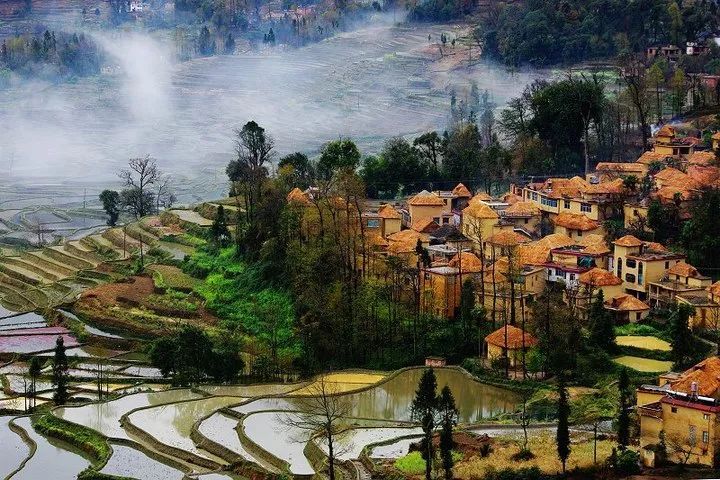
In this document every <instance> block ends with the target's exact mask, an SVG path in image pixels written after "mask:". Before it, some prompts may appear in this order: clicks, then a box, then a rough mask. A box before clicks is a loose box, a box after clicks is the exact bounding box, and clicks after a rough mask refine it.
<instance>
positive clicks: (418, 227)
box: [412, 217, 440, 233]
mask: <svg viewBox="0 0 720 480" xmlns="http://www.w3.org/2000/svg"><path fill="white" fill-rule="evenodd" d="M438 228H440V225H438V224H437V222H436V221H435V220H433V219H432V218H430V217H428V218H421V219H419V220H416V221H414V222H413V224H412V229H413V230H415V231H416V232H420V233H432V232H434V231H435V230H437V229H438Z"/></svg>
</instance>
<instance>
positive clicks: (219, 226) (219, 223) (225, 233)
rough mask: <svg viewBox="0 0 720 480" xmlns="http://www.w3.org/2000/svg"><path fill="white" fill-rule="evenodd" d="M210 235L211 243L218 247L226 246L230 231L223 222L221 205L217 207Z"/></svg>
mask: <svg viewBox="0 0 720 480" xmlns="http://www.w3.org/2000/svg"><path fill="white" fill-rule="evenodd" d="M210 235H211V236H212V241H213V243H214V244H215V245H217V246H219V247H223V246H225V245H227V243H228V240H229V239H230V230H229V229H228V227H227V223H226V222H225V208H224V207H223V206H222V205H219V206H218V209H217V213H216V214H215V219H214V220H213V223H212V226H211V227H210Z"/></svg>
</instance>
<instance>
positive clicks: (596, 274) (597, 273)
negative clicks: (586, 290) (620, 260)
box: [579, 267, 622, 287]
mask: <svg viewBox="0 0 720 480" xmlns="http://www.w3.org/2000/svg"><path fill="white" fill-rule="evenodd" d="M579 280H580V283H584V284H586V285H592V286H593V287H607V286H610V285H621V284H622V280H620V279H619V278H618V277H616V276H615V275H613V274H612V273H611V272H608V271H607V270H603V269H602V268H597V267H596V268H593V269H592V270H589V271H587V272H585V273H581V274H580V277H579Z"/></svg>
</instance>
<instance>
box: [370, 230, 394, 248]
mask: <svg viewBox="0 0 720 480" xmlns="http://www.w3.org/2000/svg"><path fill="white" fill-rule="evenodd" d="M368 240H369V242H370V245H373V246H375V247H387V246H389V245H390V242H388V241H387V240H385V239H384V238H383V237H382V235H380V234H378V233H373V234H371V235H370V236H369V239H368Z"/></svg>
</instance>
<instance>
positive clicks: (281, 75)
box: [0, 24, 540, 205]
mask: <svg viewBox="0 0 720 480" xmlns="http://www.w3.org/2000/svg"><path fill="white" fill-rule="evenodd" d="M441 31H447V27H442V26H432V27H431V26H420V27H417V26H416V27H413V28H412V29H408V28H402V27H393V26H391V25H389V24H382V25H376V26H372V27H367V28H362V29H359V30H356V31H353V32H349V33H344V34H340V35H337V36H334V37H332V38H330V39H328V40H326V41H323V42H321V43H318V44H314V45H310V46H307V47H304V48H301V49H295V50H287V51H283V50H280V49H277V50H274V51H272V53H257V54H240V55H233V56H217V57H210V58H201V59H196V60H193V61H190V62H185V63H177V62H175V61H174V60H173V59H174V58H175V55H174V53H173V51H172V50H171V48H169V47H168V44H169V43H170V42H164V41H163V40H161V39H157V38H153V37H151V36H149V35H146V34H138V33H128V32H115V33H108V34H102V35H100V34H93V35H94V36H95V38H96V39H97V41H98V42H99V43H100V44H101V45H102V47H103V48H104V50H105V51H106V52H107V55H108V57H109V59H110V60H111V62H110V63H112V64H114V67H113V68H112V71H111V72H106V73H105V74H103V75H101V76H100V77H97V78H87V79H81V80H79V81H78V82H77V83H68V84H60V85H46V84H42V83H38V82H24V83H22V84H21V85H18V86H16V87H13V88H11V89H10V90H7V91H3V92H0V125H1V126H2V128H0V179H1V180H0V187H1V188H2V189H3V190H0V205H2V203H3V197H2V191H8V189H11V190H13V191H14V190H17V189H25V188H27V187H30V186H32V187H33V189H36V190H38V191H48V190H53V189H54V190H56V191H57V186H58V185H64V186H67V187H69V190H70V191H73V192H74V193H75V195H76V198H75V199H76V200H77V198H79V196H80V195H83V193H84V191H85V190H84V189H85V188H87V189H88V190H89V191H90V192H91V194H92V195H95V192H96V191H97V190H99V189H102V188H103V187H105V186H114V184H116V183H117V177H116V171H117V170H118V169H119V168H121V167H122V166H123V165H124V164H125V163H126V162H127V159H128V158H130V157H135V156H141V155H145V154H151V155H152V156H154V157H155V158H157V159H158V163H159V164H160V166H161V167H162V169H163V170H164V171H165V172H167V173H169V174H172V175H173V177H174V178H175V182H176V184H177V185H178V187H177V188H178V191H179V193H180V195H181V198H182V199H183V200H184V201H196V200H200V199H202V198H207V197H209V196H215V195H217V194H221V193H223V192H224V190H225V188H226V182H225V176H224V166H225V164H226V163H227V162H228V161H229V160H230V159H231V158H232V156H233V129H235V128H238V127H240V126H242V124H243V123H245V122H246V121H248V120H251V119H252V120H256V121H257V122H258V123H260V124H261V125H262V126H264V127H265V128H266V129H267V130H268V131H269V133H270V134H271V135H273V136H274V138H275V140H276V149H277V153H278V155H281V154H285V153H289V152H292V151H296V150H299V151H304V152H306V153H309V154H313V153H315V152H317V150H318V149H319V148H320V147H321V145H322V144H323V143H324V142H326V141H328V140H331V139H334V138H338V137H340V136H343V137H351V138H353V139H354V140H355V141H356V142H357V143H358V145H359V146H360V148H361V150H362V151H363V153H373V152H376V151H377V150H379V148H380V147H381V146H382V142H383V141H384V140H385V139H387V138H389V137H391V136H395V135H413V134H418V133H421V132H424V131H427V130H430V129H444V127H445V125H446V123H447V117H448V109H449V91H450V88H451V87H452V86H456V87H457V88H458V89H459V90H460V91H462V90H463V89H465V88H467V86H468V84H469V81H470V79H474V80H476V81H477V82H478V84H479V86H480V88H481V89H482V90H484V89H488V90H489V91H490V94H491V97H492V98H493V100H494V101H495V102H496V103H497V104H498V105H502V104H503V103H504V102H506V101H507V100H508V99H509V98H511V97H513V96H515V95H517V94H518V93H519V92H520V91H521V90H522V89H523V88H524V86H525V85H526V84H527V83H528V82H529V81H531V80H532V79H533V78H535V77H537V76H539V75H540V74H539V73H534V74H530V73H514V74H510V73H508V72H506V71H505V70H504V69H503V68H502V67H499V66H494V65H491V64H480V65H477V66H476V67H474V68H472V69H470V70H467V71H462V72H458V71H455V72H451V73H448V72H442V71H435V70H437V69H436V68H434V67H433V65H432V64H431V63H430V62H428V60H427V56H426V55H422V54H421V50H422V49H424V48H426V47H427V44H428V40H427V37H428V34H430V35H432V36H433V38H437V37H439V34H440V32H441ZM80 187H82V189H83V191H80ZM61 190H62V191H65V189H64V188H63V189H61ZM85 196H87V194H85ZM183 197H184V198H183Z"/></svg>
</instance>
